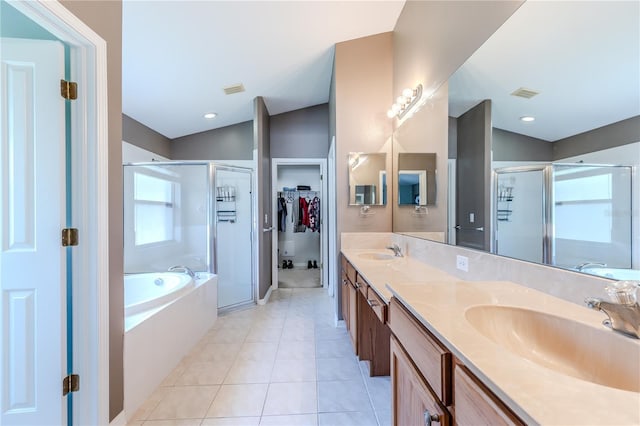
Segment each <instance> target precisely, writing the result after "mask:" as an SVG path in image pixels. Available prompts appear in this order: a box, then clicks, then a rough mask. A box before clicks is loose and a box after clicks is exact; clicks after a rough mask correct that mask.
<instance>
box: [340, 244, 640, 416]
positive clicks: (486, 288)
mask: <svg viewBox="0 0 640 426" xmlns="http://www.w3.org/2000/svg"><path fill="white" fill-rule="evenodd" d="M367 252H378V253H383V252H385V251H383V250H361V249H349V250H343V254H344V255H345V256H346V257H347V259H348V260H349V261H350V262H351V264H352V265H353V266H354V267H355V268H356V269H357V270H358V272H359V273H360V274H361V275H362V276H363V277H364V278H365V279H366V280H367V282H368V283H369V284H370V285H371V286H372V287H374V289H375V291H376V292H377V293H378V294H379V295H380V296H382V297H383V298H384V299H385V300H386V301H389V300H390V299H391V297H396V298H397V299H398V300H399V301H401V302H402V303H403V305H405V306H406V307H407V308H408V309H409V310H410V311H411V312H412V313H413V314H414V315H415V317H416V318H417V319H418V320H419V321H420V322H421V323H422V324H424V326H425V327H426V328H427V329H429V330H430V331H431V332H432V333H433V334H434V335H435V336H436V337H438V338H439V339H440V340H441V341H442V343H443V344H444V345H446V346H447V347H448V348H449V349H450V350H451V351H452V353H453V354H454V355H455V356H456V357H457V358H459V359H460V360H461V361H462V362H463V363H464V364H465V365H466V366H467V367H468V368H469V369H470V370H471V371H472V372H473V373H474V374H475V375H476V376H478V378H480V379H481V380H482V381H483V382H484V383H485V385H487V386H488V387H489V388H490V389H491V390H492V391H493V392H494V393H495V394H496V395H497V396H498V397H499V398H500V399H502V400H503V402H504V403H505V404H506V405H507V406H509V407H510V408H511V409H512V410H513V411H514V412H515V413H516V414H518V415H519V416H520V417H521V418H522V419H523V420H524V421H525V422H527V423H529V424H557V425H569V424H574V425H591V424H593V425H595V424H610V425H622V424H634V425H638V424H640V392H635V391H629V390H621V389H617V388H614V387H608V386H603V385H600V384H597V383H594V381H595V382H597V380H592V381H587V380H586V379H584V374H583V373H585V370H589V369H590V368H593V369H594V370H597V371H587V372H586V373H587V374H586V375H589V374H592V373H593V374H592V375H593V377H598V376H600V377H605V378H606V380H609V376H611V377H615V375H616V372H615V371H614V370H615V368H614V367H615V366H616V365H624V366H625V368H626V371H627V377H626V378H624V377H623V378H622V379H621V380H622V381H625V380H626V382H627V383H628V382H629V381H631V382H632V386H633V387H634V388H636V389H638V390H640V340H637V339H631V338H628V337H625V336H622V335H619V334H617V333H614V332H613V331H611V330H609V329H606V328H605V327H604V326H603V325H602V324H601V322H602V320H603V319H604V318H605V316H604V314H603V313H600V312H595V311H591V310H589V309H586V308H583V307H581V306H578V305H576V304H573V303H570V302H567V301H564V300H561V299H558V298H556V297H553V296H550V295H548V294H545V293H542V292H539V291H537V290H533V289H530V288H527V287H524V286H520V285H518V284H515V283H511V282H504V281H502V282H499V281H483V282H478V281H462V280H460V279H458V278H456V277H453V276H451V275H449V274H446V273H444V272H443V271H441V270H439V269H437V268H434V267H432V266H429V265H426V264H424V263H422V262H420V261H418V260H415V259H412V258H410V257H403V258H393V259H389V260H386V259H385V260H370V259H365V258H363V257H361V256H360V254H361V253H367ZM386 252H388V253H391V251H390V250H387V251H386ZM490 305H495V306H501V307H505V306H506V307H512V308H516V309H518V308H519V309H520V310H522V309H525V310H527V311H530V310H533V311H536V312H539V313H542V314H546V315H548V316H547V317H546V318H552V319H553V318H558V317H559V318H560V319H559V321H560V322H562V323H563V324H571V325H572V326H575V327H574V328H575V332H573V333H570V336H568V337H567V339H566V341H562V340H561V341H559V342H557V346H558V347H559V348H560V351H564V350H566V351H569V352H571V353H573V354H576V353H577V354H580V353H585V356H586V355H587V354H586V350H592V349H591V348H593V350H594V354H595V356H594V355H593V354H592V355H589V356H590V357H591V356H593V357H594V358H595V357H600V358H601V359H600V360H595V359H594V361H593V363H592V362H591V360H587V361H585V365H586V366H587V367H583V369H582V370H580V371H573V372H571V371H569V372H567V371H564V372H560V371H558V369H556V368H548V367H546V366H542V365H540V363H539V362H534V361H532V360H530V359H527V358H526V357H525V356H522V354H518V353H517V351H518V348H516V349H513V348H512V349H508V348H505V346H504V345H501V344H499V343H496V342H495V341H494V340H492V339H490V338H489V337H486V336H485V335H484V334H483V333H481V332H480V331H478V329H477V328H476V326H474V325H473V324H472V323H471V322H470V321H469V320H468V319H467V318H468V316H467V312H468V311H469V308H472V307H475V306H483V307H486V306H489V307H491V306H490ZM563 318H564V319H569V320H570V322H569V323H564V322H563V320H562V319H563ZM551 324H553V322H552V323H551ZM525 326H526V325H525ZM548 327H553V325H549V326H548ZM570 330H573V329H571V328H570ZM585 330H586V333H585ZM545 333H546V335H548V336H551V334H552V333H551V331H550V330H548V329H547V330H545V329H544V328H541V329H540V330H537V331H536V333H534V334H539V337H540V339H541V340H540V341H544V342H545V343H547V341H546V340H544V339H546V335H545ZM515 338H518V336H515ZM556 339H557V338H556ZM570 339H574V342H573V343H571V342H568V340H570ZM603 339H604V340H606V345H607V346H608V351H609V352H611V353H610V354H607V350H604V349H603V350H602V351H600V350H598V347H599V345H602V344H603V342H602V340H603ZM549 341H551V338H549ZM573 344H575V345H576V347H575V348H574V347H571V346H572V345H573ZM578 345H584V346H582V347H583V348H587V349H586V350H584V352H581V351H583V350H581V349H579V348H578ZM522 346H523V348H526V350H525V352H526V353H528V352H529V351H530V352H531V353H533V354H534V355H535V354H537V355H540V354H542V355H545V351H544V348H536V347H529V346H531V343H530V341H523V344H522ZM539 349H540V350H539ZM603 356H609V357H610V358H604V359H603V358H602V357H603ZM615 358H617V360H616V359H615ZM621 360H622V361H621ZM556 361H557V360H553V359H550V360H549V362H550V363H551V364H554V363H555V362H556ZM592 364H593V365H594V366H593V367H592ZM597 366H599V367H597ZM565 370H566V368H565ZM629 372H631V373H630V374H629ZM618 374H619V372H618ZM633 376H635V378H634V377H633ZM580 377H583V378H580ZM629 377H631V378H629ZM636 378H637V379H636ZM635 380H637V383H638V385H637V386H635Z"/></svg>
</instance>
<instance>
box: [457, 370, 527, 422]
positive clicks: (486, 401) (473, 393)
mask: <svg viewBox="0 0 640 426" xmlns="http://www.w3.org/2000/svg"><path fill="white" fill-rule="evenodd" d="M454 380H455V396H454V398H455V399H454V409H455V418H456V423H457V424H459V425H469V424H483V425H496V426H497V425H524V423H522V422H521V421H520V419H519V418H518V417H517V416H516V415H515V414H513V413H512V412H511V410H510V409H509V408H508V407H507V406H505V405H504V403H502V402H501V401H500V400H499V399H498V398H497V397H496V396H495V395H494V394H493V393H492V392H491V391H490V390H489V389H487V388H486V386H484V385H483V384H482V383H481V382H480V381H479V380H478V379H477V378H476V377H475V376H473V374H472V373H471V372H470V371H469V370H468V369H467V368H466V367H463V366H461V365H458V364H456V366H455V371H454Z"/></svg>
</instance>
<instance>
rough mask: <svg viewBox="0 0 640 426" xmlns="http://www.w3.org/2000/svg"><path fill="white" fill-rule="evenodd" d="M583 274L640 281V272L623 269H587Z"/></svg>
mask: <svg viewBox="0 0 640 426" xmlns="http://www.w3.org/2000/svg"><path fill="white" fill-rule="evenodd" d="M581 272H586V273H588V274H591V275H597V276H599V277H604V278H612V279H614V280H622V281H624V280H636V281H640V270H638V269H622V268H585V269H583V270H582V271H581Z"/></svg>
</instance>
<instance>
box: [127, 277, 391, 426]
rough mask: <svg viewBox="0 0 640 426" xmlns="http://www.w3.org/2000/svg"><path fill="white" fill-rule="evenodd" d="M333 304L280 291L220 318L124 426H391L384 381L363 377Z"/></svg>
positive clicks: (322, 296)
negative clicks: (265, 300) (336, 319)
mask: <svg viewBox="0 0 640 426" xmlns="http://www.w3.org/2000/svg"><path fill="white" fill-rule="evenodd" d="M332 305H333V299H331V298H329V297H328V296H327V294H326V292H325V291H324V290H323V289H321V288H316V289H307V288H294V289H280V290H277V291H275V292H274V293H273V295H272V296H271V299H270V301H269V303H267V304H266V305H264V306H256V307H253V308H250V309H247V310H243V311H238V312H233V313H230V314H227V315H224V316H221V317H220V318H218V320H217V321H216V323H215V325H214V326H213V327H212V328H211V330H209V332H208V333H207V335H206V336H205V337H204V338H203V339H202V340H201V341H200V342H199V343H198V344H197V345H196V347H194V348H193V350H192V351H191V352H190V353H189V355H187V356H186V357H185V358H184V359H183V360H182V361H181V363H180V364H179V365H178V366H177V367H176V369H175V370H174V371H173V372H172V373H171V374H169V376H167V377H166V378H165V380H164V381H163V383H162V384H161V385H160V387H158V389H156V391H155V392H154V393H153V395H151V397H150V398H149V399H148V400H147V401H146V402H145V403H144V404H143V406H142V407H141V408H140V409H139V410H138V412H137V413H136V414H135V415H134V417H133V420H132V421H130V422H129V423H128V425H130V426H140V425H144V426H152V425H155V426H173V425H175V426H191V425H193V426H195V425H202V426H205V425H206V426H221V425H241V426H245V425H246V426H252V425H253V426H257V425H272V426H280V425H282V426H285V425H304V426H314V425H320V426H334V425H335V426H342V425H354V426H355V425H357V426H369V425H371V426H383V425H384V426H386V425H389V424H390V423H391V394H390V384H391V382H390V378H389V377H369V374H368V365H367V363H365V362H358V359H357V357H356V356H355V355H354V354H353V350H352V347H351V342H350V340H349V336H348V334H347V331H346V330H345V329H344V328H336V327H335V326H334V325H333V307H332Z"/></svg>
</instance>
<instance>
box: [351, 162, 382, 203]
mask: <svg viewBox="0 0 640 426" xmlns="http://www.w3.org/2000/svg"><path fill="white" fill-rule="evenodd" d="M386 165H387V154H386V153H364V152H350V153H349V205H352V206H375V205H385V204H387V168H386Z"/></svg>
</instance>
